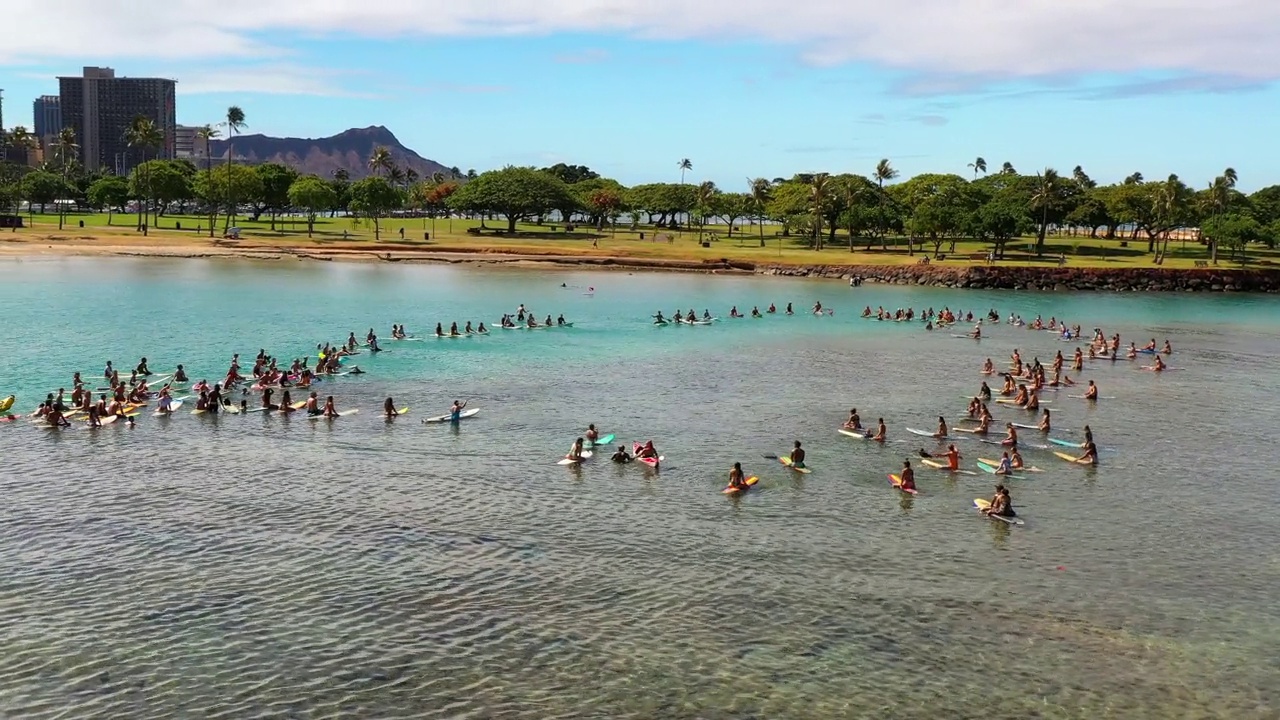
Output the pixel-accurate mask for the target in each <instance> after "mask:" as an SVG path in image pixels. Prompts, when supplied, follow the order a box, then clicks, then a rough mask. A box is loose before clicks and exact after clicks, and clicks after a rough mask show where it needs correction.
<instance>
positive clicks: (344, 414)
mask: <svg viewBox="0 0 1280 720" xmlns="http://www.w3.org/2000/svg"><path fill="white" fill-rule="evenodd" d="M358 412H360V408H352V409H350V410H343V411H342V412H340V413H338V417H347V416H348V415H355V414H356V413H358ZM307 417H309V418H311V419H312V420H319V419H320V418H323V417H324V415H308V416H307ZM329 419H330V420H333V419H334V418H329Z"/></svg>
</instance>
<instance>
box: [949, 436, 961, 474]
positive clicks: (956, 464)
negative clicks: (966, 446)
mask: <svg viewBox="0 0 1280 720" xmlns="http://www.w3.org/2000/svg"><path fill="white" fill-rule="evenodd" d="M961 457H963V456H962V455H960V451H959V450H957V449H956V445H955V443H951V444H950V445H948V446H947V469H948V470H950V471H951V472H955V471H957V470H959V469H960V458H961Z"/></svg>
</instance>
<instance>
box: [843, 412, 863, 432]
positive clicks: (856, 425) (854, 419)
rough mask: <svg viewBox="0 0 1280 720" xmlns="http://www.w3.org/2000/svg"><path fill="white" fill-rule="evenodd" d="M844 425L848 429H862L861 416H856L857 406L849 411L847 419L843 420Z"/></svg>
mask: <svg viewBox="0 0 1280 720" xmlns="http://www.w3.org/2000/svg"><path fill="white" fill-rule="evenodd" d="M844 426H845V428H847V429H849V430H861V429H862V418H860V417H858V408H853V409H852V410H850V411H849V419H848V420H846V421H845V422H844Z"/></svg>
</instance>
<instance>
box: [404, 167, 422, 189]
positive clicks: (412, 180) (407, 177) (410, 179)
mask: <svg viewBox="0 0 1280 720" xmlns="http://www.w3.org/2000/svg"><path fill="white" fill-rule="evenodd" d="M420 177H422V176H421V175H419V174H418V171H417V170H414V169H413V168H407V169H405V171H404V187H405V189H406V190H408V189H409V186H410V185H414V184H416V183H417V182H418V178H420Z"/></svg>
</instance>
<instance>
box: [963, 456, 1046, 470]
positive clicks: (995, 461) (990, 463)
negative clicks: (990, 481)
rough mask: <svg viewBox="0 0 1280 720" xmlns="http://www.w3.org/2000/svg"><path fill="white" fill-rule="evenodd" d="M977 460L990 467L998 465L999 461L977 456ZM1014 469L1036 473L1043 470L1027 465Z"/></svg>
mask: <svg viewBox="0 0 1280 720" xmlns="http://www.w3.org/2000/svg"><path fill="white" fill-rule="evenodd" d="M978 462H980V463H986V464H988V465H990V466H991V467H1000V461H999V460H992V459H991V458H978ZM1015 470H1016V471H1017V472H1037V473H1038V472H1044V470H1042V469H1040V468H1038V467H1027V466H1025V465H1024V466H1022V467H1020V468H1015Z"/></svg>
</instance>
